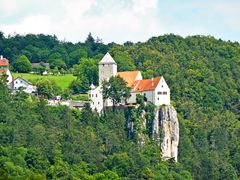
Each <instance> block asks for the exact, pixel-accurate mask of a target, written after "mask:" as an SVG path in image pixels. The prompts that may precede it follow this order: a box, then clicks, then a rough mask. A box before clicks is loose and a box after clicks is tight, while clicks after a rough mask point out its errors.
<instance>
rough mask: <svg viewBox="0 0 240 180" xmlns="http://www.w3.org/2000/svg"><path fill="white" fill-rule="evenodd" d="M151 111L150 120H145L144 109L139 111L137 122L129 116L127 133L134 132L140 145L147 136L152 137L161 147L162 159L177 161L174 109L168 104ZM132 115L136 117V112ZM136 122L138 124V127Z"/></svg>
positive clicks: (177, 130)
mask: <svg viewBox="0 0 240 180" xmlns="http://www.w3.org/2000/svg"><path fill="white" fill-rule="evenodd" d="M153 113H154V114H153V116H151V117H152V119H150V121H149V119H148V120H147V117H146V114H147V112H146V110H143V111H142V112H141V117H140V119H141V120H140V122H139V123H137V122H136V120H135V121H133V120H132V119H131V118H129V121H128V123H127V124H128V130H129V134H135V137H137V140H138V143H139V145H140V146H144V144H145V140H146V138H147V137H150V138H152V139H153V140H154V141H155V142H156V143H157V144H158V146H159V148H160V149H161V157H162V159H163V160H168V159H172V158H173V159H174V160H175V161H177V157H178V142H179V123H178V118H177V112H176V110H175V109H174V107H172V106H170V105H168V106H160V107H156V109H155V112H153ZM133 117H135V118H136V114H135V115H134V116H133ZM147 121H148V122H147ZM137 124H139V126H138V127H137ZM146 129H151V131H150V132H149V131H148V132H146ZM143 130H144V131H145V133H144V131H143Z"/></svg>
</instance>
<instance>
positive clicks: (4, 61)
mask: <svg viewBox="0 0 240 180" xmlns="http://www.w3.org/2000/svg"><path fill="white" fill-rule="evenodd" d="M8 65H9V63H8V60H7V59H6V58H3V59H0V66H8Z"/></svg>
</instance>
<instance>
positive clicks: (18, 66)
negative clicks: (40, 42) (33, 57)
mask: <svg viewBox="0 0 240 180" xmlns="http://www.w3.org/2000/svg"><path fill="white" fill-rule="evenodd" d="M13 67H14V70H15V71H16V72H20V73H27V72H29V71H31V69H32V65H31V63H30V61H29V59H28V58H27V57H26V56H25V55H19V56H18V58H17V60H16V61H15V62H14V63H13Z"/></svg>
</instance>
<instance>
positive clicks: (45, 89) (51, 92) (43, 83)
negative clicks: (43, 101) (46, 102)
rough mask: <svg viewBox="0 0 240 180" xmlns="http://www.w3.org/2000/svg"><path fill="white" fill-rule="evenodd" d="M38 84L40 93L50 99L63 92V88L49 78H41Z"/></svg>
mask: <svg viewBox="0 0 240 180" xmlns="http://www.w3.org/2000/svg"><path fill="white" fill-rule="evenodd" d="M36 86H37V91H38V94H39V95H41V96H43V97H45V98H48V99H50V98H52V97H54V96H56V95H59V94H60V92H61V89H60V87H58V86H57V85H56V82H55V81H50V80H48V79H41V80H39V81H38V82H37V83H36Z"/></svg>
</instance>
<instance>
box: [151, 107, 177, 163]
mask: <svg viewBox="0 0 240 180" xmlns="http://www.w3.org/2000/svg"><path fill="white" fill-rule="evenodd" d="M153 126H154V127H153V131H154V132H153V134H154V138H157V140H158V141H160V148H161V153H162V154H161V155H162V159H163V160H168V159H171V158H173V159H175V161H177V156H178V142H179V123H178V118H177V112H176V110H175V109H174V107H172V106H162V107H160V108H159V109H158V110H157V112H156V118H155V120H154V123H153Z"/></svg>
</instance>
